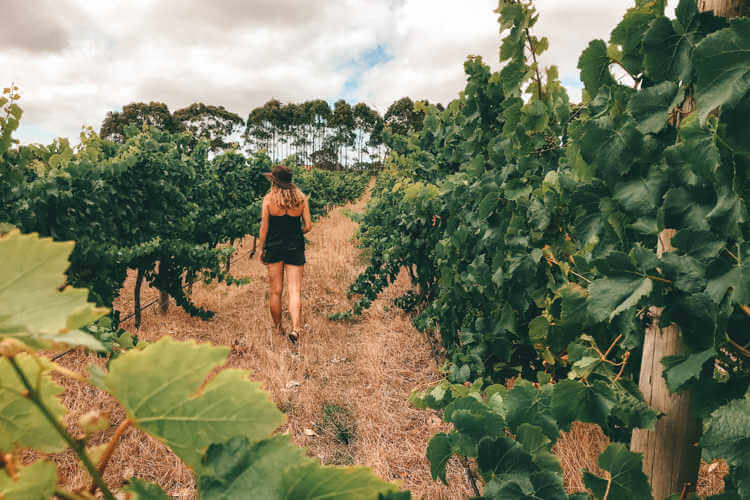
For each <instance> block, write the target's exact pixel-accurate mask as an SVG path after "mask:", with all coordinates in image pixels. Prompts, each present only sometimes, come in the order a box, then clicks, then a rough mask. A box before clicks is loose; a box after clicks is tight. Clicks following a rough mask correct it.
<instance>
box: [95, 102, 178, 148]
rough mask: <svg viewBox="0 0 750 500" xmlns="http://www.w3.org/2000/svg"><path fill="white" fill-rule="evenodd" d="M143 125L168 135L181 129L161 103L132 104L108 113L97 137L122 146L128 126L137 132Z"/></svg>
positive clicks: (165, 106)
mask: <svg viewBox="0 0 750 500" xmlns="http://www.w3.org/2000/svg"><path fill="white" fill-rule="evenodd" d="M144 125H148V126H151V127H156V128H158V129H159V130H163V131H165V132H169V133H175V132H180V131H181V130H182V128H183V127H182V124H181V123H180V122H179V121H178V120H176V119H175V118H174V117H173V116H172V114H171V113H170V112H169V108H168V107H167V105H166V104H164V103H163V102H150V103H148V104H147V103H145V102H132V103H130V104H127V105H125V106H124V107H123V108H122V111H110V112H108V113H107V116H106V117H105V118H104V121H103V122H102V127H101V130H100V132H99V135H100V136H101V138H102V139H106V140H109V141H113V142H116V143H119V144H123V143H124V142H125V140H126V138H127V137H126V135H127V134H126V128H127V127H128V126H131V127H135V132H139V131H140V130H141V129H142V128H143V126H144Z"/></svg>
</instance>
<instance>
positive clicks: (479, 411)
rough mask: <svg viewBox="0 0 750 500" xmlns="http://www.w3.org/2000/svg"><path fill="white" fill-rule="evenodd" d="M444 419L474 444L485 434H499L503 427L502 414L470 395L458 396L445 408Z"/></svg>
mask: <svg viewBox="0 0 750 500" xmlns="http://www.w3.org/2000/svg"><path fill="white" fill-rule="evenodd" d="M445 420H446V422H450V423H452V424H453V425H454V427H455V428H456V430H457V431H458V432H460V433H461V434H463V435H465V436H466V437H468V438H470V439H471V441H472V442H473V443H474V445H475V446H476V444H477V443H478V442H479V440H480V439H482V438H483V437H485V436H499V435H501V434H502V433H503V429H504V428H505V421H504V420H503V417H502V415H499V414H498V413H495V412H494V411H492V410H491V409H490V408H489V407H488V406H487V405H485V404H484V403H482V402H479V401H477V400H476V399H475V398H473V397H471V396H467V397H464V398H460V399H457V400H455V401H454V402H452V403H451V404H449V405H448V406H447V407H446V408H445Z"/></svg>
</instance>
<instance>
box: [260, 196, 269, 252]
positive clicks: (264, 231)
mask: <svg viewBox="0 0 750 500" xmlns="http://www.w3.org/2000/svg"><path fill="white" fill-rule="evenodd" d="M267 236H268V199H267V198H263V205H262V207H261V209H260V235H259V236H258V244H259V245H260V252H259V254H260V258H261V260H262V259H263V255H264V254H265V250H264V249H265V246H266V237H267Z"/></svg>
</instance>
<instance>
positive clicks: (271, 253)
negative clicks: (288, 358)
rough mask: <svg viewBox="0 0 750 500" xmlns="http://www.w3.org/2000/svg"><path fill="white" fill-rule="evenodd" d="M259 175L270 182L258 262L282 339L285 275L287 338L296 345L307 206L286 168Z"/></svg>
mask: <svg viewBox="0 0 750 500" xmlns="http://www.w3.org/2000/svg"><path fill="white" fill-rule="evenodd" d="M263 175H265V176H266V178H268V180H269V181H271V190H270V191H269V192H268V194H266V196H265V197H264V198H263V209H262V212H261V214H262V215H261V221H260V248H261V253H260V259H261V261H262V262H263V263H264V264H265V265H266V268H267V269H268V285H269V302H270V304H269V307H270V309H271V318H272V319H273V324H274V327H275V328H276V330H277V331H279V332H280V333H282V335H283V333H284V331H283V330H282V328H281V294H282V292H283V291H284V271H286V279H287V285H288V288H289V290H288V292H287V293H288V295H289V315H290V316H291V317H292V331H291V332H289V335H288V337H289V340H290V341H291V342H292V344H296V343H297V341H298V340H299V334H300V319H301V316H302V271H303V269H304V267H305V237H304V236H303V234H305V233H307V232H309V231H310V229H312V221H311V220H310V205H309V204H308V202H307V197H305V195H304V194H303V193H302V191H300V190H299V189H298V188H297V186H295V185H294V184H292V172H291V170H289V168H287V167H285V166H283V165H276V166H275V167H273V171H272V172H267V173H265V174H263ZM303 221H304V225H303V224H302V222H303Z"/></svg>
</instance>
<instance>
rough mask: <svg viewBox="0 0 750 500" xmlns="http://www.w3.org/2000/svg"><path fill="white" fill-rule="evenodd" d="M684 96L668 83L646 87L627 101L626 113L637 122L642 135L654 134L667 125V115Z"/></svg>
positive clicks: (674, 84)
mask: <svg viewBox="0 0 750 500" xmlns="http://www.w3.org/2000/svg"><path fill="white" fill-rule="evenodd" d="M683 98H684V96H683V95H682V93H681V92H679V86H678V85H677V84H676V83H674V82H670V81H666V82H662V83H660V84H658V85H654V86H653V87H648V88H646V89H643V90H642V91H640V92H638V93H637V94H635V95H634V96H633V97H631V98H630V101H628V111H629V112H630V114H631V115H633V118H635V119H636V121H637V122H638V130H639V131H640V132H641V133H642V134H656V133H658V132H660V131H661V129H663V128H664V127H665V126H666V124H667V119H668V118H669V114H670V112H671V111H672V109H673V108H674V107H675V106H678V105H679V104H680V103H681V102H682V99H683Z"/></svg>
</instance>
